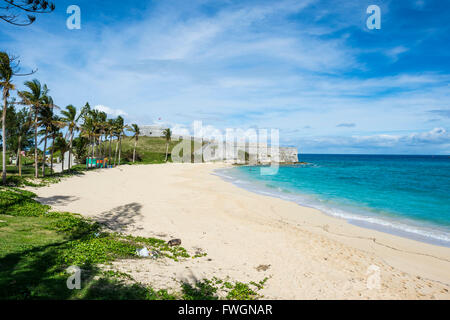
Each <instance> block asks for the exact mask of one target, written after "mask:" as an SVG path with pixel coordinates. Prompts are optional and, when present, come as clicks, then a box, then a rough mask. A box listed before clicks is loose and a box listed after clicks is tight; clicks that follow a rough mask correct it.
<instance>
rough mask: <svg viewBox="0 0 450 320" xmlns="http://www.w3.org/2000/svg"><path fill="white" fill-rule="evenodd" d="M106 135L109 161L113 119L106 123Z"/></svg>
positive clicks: (109, 159)
mask: <svg viewBox="0 0 450 320" xmlns="http://www.w3.org/2000/svg"><path fill="white" fill-rule="evenodd" d="M106 133H107V135H108V140H109V157H108V161H111V142H112V138H113V137H114V119H108V122H107V123H106Z"/></svg>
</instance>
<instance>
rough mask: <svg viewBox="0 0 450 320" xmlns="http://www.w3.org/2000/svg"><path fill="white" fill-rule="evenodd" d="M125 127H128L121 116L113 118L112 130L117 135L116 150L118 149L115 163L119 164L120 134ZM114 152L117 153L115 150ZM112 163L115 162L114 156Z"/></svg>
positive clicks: (120, 150)
mask: <svg viewBox="0 0 450 320" xmlns="http://www.w3.org/2000/svg"><path fill="white" fill-rule="evenodd" d="M126 128H128V126H127V125H125V123H124V120H123V118H122V117H121V116H118V117H117V118H116V120H115V126H114V131H115V134H116V137H117V145H116V150H117V149H119V156H118V162H117V164H118V165H119V166H120V156H121V154H122V135H123V133H124V130H125V129H126ZM116 153H117V151H116ZM114 163H115V158H114Z"/></svg>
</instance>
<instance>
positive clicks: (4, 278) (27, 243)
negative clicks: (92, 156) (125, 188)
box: [0, 187, 265, 300]
mask: <svg viewBox="0 0 450 320" xmlns="http://www.w3.org/2000/svg"><path fill="white" fill-rule="evenodd" d="M34 197H35V194H34V193H32V192H29V191H25V190H21V189H19V188H9V187H0V300H2V299H15V300H17V299H102V300H104V299H139V300H155V299H164V300H171V299H186V300H193V299H208V300H211V299H218V296H217V292H218V290H226V291H227V292H228V294H227V295H226V298H227V299H254V298H256V297H257V291H258V290H260V289H262V286H263V282H260V283H259V284H256V283H250V284H245V283H241V282H236V283H231V282H224V281H222V280H215V281H212V280H207V279H203V280H200V281H197V282H196V283H194V284H193V285H191V284H188V283H180V288H178V289H176V288H174V290H173V292H168V291H166V290H159V291H156V290H154V289H153V288H151V287H149V286H145V285H143V284H140V283H137V282H136V281H134V280H133V279H132V277H131V276H130V275H128V274H125V273H120V272H117V271H112V270H111V271H103V270H101V269H100V268H99V267H98V265H99V264H109V263H111V262H112V261H114V260H117V259H124V258H131V259H141V258H139V257H138V256H137V255H136V249H140V248H142V247H144V246H145V247H147V248H148V249H149V250H151V251H152V250H153V251H157V252H159V256H160V257H166V258H170V259H173V260H175V261H179V260H180V259H185V258H189V257H191V255H189V253H188V252H187V251H186V249H184V248H182V247H180V246H175V247H169V246H168V245H167V243H166V242H165V241H164V240H162V239H157V238H145V237H134V236H130V235H122V234H118V233H109V232H102V226H101V225H100V224H98V223H96V222H94V221H92V220H89V219H86V218H84V217H82V216H80V215H77V214H72V213H67V212H52V211H50V207H48V206H45V205H42V204H40V203H39V202H37V201H35V200H34ZM197 256H203V255H195V256H192V258H196V257H197ZM72 265H75V266H78V267H80V268H81V269H82V274H81V279H82V289H81V290H69V289H68V288H67V286H66V281H67V278H68V277H69V276H70V275H69V274H68V273H67V272H66V269H67V267H69V266H72ZM264 282H265V280H264ZM251 286H253V287H254V289H253V288H252V287H251Z"/></svg>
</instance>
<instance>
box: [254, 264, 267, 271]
mask: <svg viewBox="0 0 450 320" xmlns="http://www.w3.org/2000/svg"><path fill="white" fill-rule="evenodd" d="M269 268H270V264H260V265H259V266H257V267H256V270H257V271H266V270H267V269H269Z"/></svg>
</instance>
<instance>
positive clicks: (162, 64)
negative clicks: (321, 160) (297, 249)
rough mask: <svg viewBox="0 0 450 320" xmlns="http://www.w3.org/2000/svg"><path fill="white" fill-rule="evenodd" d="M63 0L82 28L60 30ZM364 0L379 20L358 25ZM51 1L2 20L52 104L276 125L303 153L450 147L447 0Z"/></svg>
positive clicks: (9, 42)
mask: <svg viewBox="0 0 450 320" xmlns="http://www.w3.org/2000/svg"><path fill="white" fill-rule="evenodd" d="M71 4H76V5H78V6H79V7H80V8H81V27H82V29H81V30H68V29H67V28H66V18H67V17H68V14H66V9H67V7H68V6H69V5H71ZM369 5H378V6H379V7H380V8H381V29H380V30H369V29H367V27H366V20H367V18H368V16H369V14H367V13H366V9H367V7H368V6H369ZM56 6H57V10H56V12H54V13H52V14H50V15H40V16H38V17H37V18H38V19H37V21H36V22H35V24H33V25H32V26H31V27H26V28H18V27H13V26H9V25H6V24H4V23H3V24H2V25H1V29H0V46H1V48H2V49H6V50H7V51H8V52H11V53H14V54H16V55H20V57H21V61H22V66H23V68H24V70H27V68H28V69H29V68H36V67H37V68H39V70H38V72H37V74H36V75H35V77H36V78H38V79H40V80H41V81H42V82H44V83H47V85H48V86H49V88H50V89H51V94H52V96H53V98H54V100H55V102H56V103H57V104H58V105H60V106H66V105H68V104H74V105H75V106H77V107H81V106H82V105H84V104H85V103H86V101H89V103H90V104H91V105H92V106H102V107H101V108H103V109H104V110H108V111H109V113H110V114H111V115H112V116H114V115H117V114H123V115H124V116H125V118H126V120H127V121H128V122H135V123H138V124H152V123H158V122H162V123H166V124H169V125H170V126H172V127H173V128H174V129H175V130H178V131H179V132H183V131H185V130H188V129H190V126H191V124H192V122H193V121H194V120H202V121H203V125H204V127H205V130H206V131H207V130H212V128H218V129H221V130H223V129H225V128H242V129H247V128H277V129H280V140H281V143H282V144H286V145H293V146H297V147H298V148H299V151H300V152H305V153H394V154H450V99H449V98H450V86H449V83H450V30H449V29H450V25H449V24H448V21H449V19H450V1H442V0H408V1H406V0H404V1H402V0H395V1H394V0H393V1H388V0H383V1H378V0H370V1H365V0H362V1H350V0H349V1H336V0H335V1H320V0H296V1H292V0H279V1H273V0H272V1H263V0H261V1H242V0H241V1H231V0H215V1H206V0H203V1H178V0H176V1H175V0H174V1H172V0H159V1H138V0H132V1H111V0H109V1H106V0H104V1H56ZM23 80H24V79H20V83H18V85H19V88H21V87H23V86H22V81H23ZM159 118H161V119H162V120H161V121H159V120H158V119H159Z"/></svg>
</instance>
